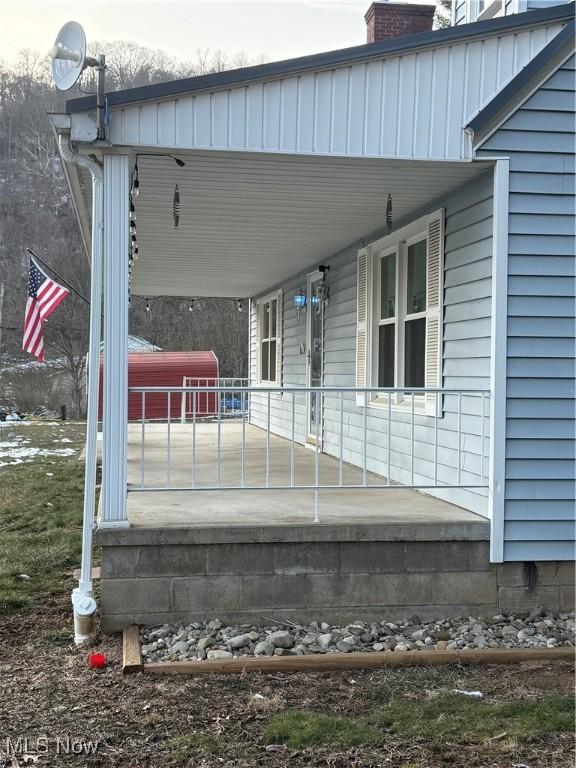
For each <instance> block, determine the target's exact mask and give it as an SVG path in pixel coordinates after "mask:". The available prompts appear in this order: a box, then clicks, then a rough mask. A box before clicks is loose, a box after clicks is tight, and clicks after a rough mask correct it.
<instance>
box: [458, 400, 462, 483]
mask: <svg viewBox="0 0 576 768" xmlns="http://www.w3.org/2000/svg"><path fill="white" fill-rule="evenodd" d="M461 482H462V394H461V393H460V392H458V485H460V484H461Z"/></svg>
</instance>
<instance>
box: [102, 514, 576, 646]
mask: <svg viewBox="0 0 576 768" xmlns="http://www.w3.org/2000/svg"><path fill="white" fill-rule="evenodd" d="M488 535H489V534H488V525H487V523H485V522H484V521H479V522H473V523H462V522H459V523H458V524H454V525H453V526H450V525H446V524H444V525H426V524H420V525H417V526H411V525H386V524H383V525H316V526H304V527H302V526H268V527H260V528H247V527H239V528H222V527H219V528H206V527H203V528H201V529H200V528H196V529H195V528H185V529H176V528H171V529H160V528H146V529H143V528H140V529H139V528H131V529H127V530H113V529H108V530H100V531H98V532H97V537H96V538H97V543H98V544H99V545H100V546H101V547H102V598H101V610H102V627H103V629H104V631H106V632H112V631H117V630H120V629H122V628H123V627H125V626H128V625H129V624H132V623H134V622H136V623H138V624H158V623H163V622H180V621H186V622H190V621H194V620H203V619H211V618H216V617H217V618H219V619H221V620H222V621H225V622H231V623H232V622H234V623H243V622H258V623H266V622H267V621H268V623H271V622H273V621H281V620H283V619H287V620H289V621H302V622H307V621H312V620H313V619H315V620H318V621H328V622H348V621H353V620H379V621H382V620H391V621H396V620H401V619H404V618H409V617H410V616H413V615H414V614H417V615H418V616H419V617H420V619H421V620H423V621H424V620H432V619H435V618H441V617H451V616H462V615H464V616H468V615H473V616H483V615H486V616H492V615H494V614H496V613H499V612H501V611H503V610H508V611H518V612H521V611H529V610H531V608H533V607H534V606H536V605H543V606H544V607H545V608H547V609H549V610H554V611H558V610H572V608H573V599H574V594H573V589H574V587H573V585H574V565H573V563H550V562H547V563H532V564H522V563H508V564H504V565H491V564H490V562H489V541H488Z"/></svg>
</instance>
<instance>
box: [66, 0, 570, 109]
mask: <svg viewBox="0 0 576 768" xmlns="http://www.w3.org/2000/svg"><path fill="white" fill-rule="evenodd" d="M575 6H576V3H575V2H574V0H573V2H571V3H564V4H562V5H555V6H552V7H551V8H543V9H540V10H536V11H528V12H526V13H519V14H512V15H510V16H504V17H500V18H496V19H487V20H485V21H475V22H473V23H471V24H461V25H458V26H454V27H448V28H447V29H441V30H433V31H431V32H420V33H418V34H415V35H406V36H403V37H397V38H393V39H391V40H381V41H379V42H376V43H369V44H365V45H357V46H354V47H351V48H342V49H339V50H336V51H328V52H325V53H315V54H311V55H309V56H301V57H298V58H294V59H285V60H283V61H275V62H271V63H268V64H258V65H256V66H252V67H243V68H241V69H231V70H227V71H225V72H215V73H212V74H208V75H199V76H197V77H189V78H183V79H180V80H169V81H167V82H165V83H156V84H155V85H144V86H139V87H137V88H129V89H126V90H123V91H111V92H110V93H109V94H107V99H108V104H109V106H110V107H114V106H120V105H123V104H134V103H136V102H141V101H150V100H153V99H161V98H168V97H171V96H178V95H182V94H186V93H193V92H195V91H201V90H207V89H215V88H221V87H226V86H231V85H239V84H241V83H248V82H253V81H255V80H262V79H268V78H274V77H279V76H282V75H290V74H296V73H298V72H302V71H305V70H307V69H314V68H320V67H330V66H334V65H338V64H345V63H347V62H350V63H352V62H354V61H361V60H366V59H370V58H375V57H379V56H382V55H387V54H400V53H403V52H405V51H410V50H416V49H420V48H427V47H432V46H435V45H443V44H445V43H450V42H456V41H459V40H467V39H473V38H476V37H484V36H485V35H489V34H496V33H498V32H506V31H508V30H513V29H521V28H523V27H534V26H539V25H541V24H546V23H550V22H555V21H563V20H570V19H573V18H574V12H575ZM95 108H96V97H95V96H84V97H81V98H77V99H69V100H68V101H67V102H66V112H68V113H73V112H85V111H88V110H91V109H95Z"/></svg>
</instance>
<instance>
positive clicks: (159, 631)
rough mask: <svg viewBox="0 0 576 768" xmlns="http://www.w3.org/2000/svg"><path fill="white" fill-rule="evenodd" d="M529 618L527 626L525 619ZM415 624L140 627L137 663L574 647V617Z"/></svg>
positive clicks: (506, 617) (467, 619) (537, 616)
mask: <svg viewBox="0 0 576 768" xmlns="http://www.w3.org/2000/svg"><path fill="white" fill-rule="evenodd" d="M530 617H532V619H530ZM417 618H418V617H417V616H412V617H411V619H409V620H406V621H403V622H398V623H393V622H390V621H381V622H372V623H362V622H360V621H355V622H353V623H351V624H347V625H332V624H328V623H327V622H324V621H322V622H320V621H312V622H310V623H309V624H302V625H290V626H286V625H277V626H268V627H264V626H258V625H255V624H248V623H246V624H241V625H236V626H226V625H225V624H224V623H223V622H222V621H220V620H219V619H214V620H213V621H209V622H193V623H191V624H188V625H183V624H178V625H174V626H170V625H168V624H163V625H162V626H159V627H142V629H141V631H140V638H141V643H142V655H143V657H144V659H145V661H147V662H149V661H150V662H151V661H169V660H171V659H172V660H173V659H192V660H202V659H206V658H222V659H227V658H233V657H239V656H273V655H277V656H296V655H298V656H302V655H310V654H325V653H356V652H359V651H360V652H369V653H390V652H394V653H401V652H402V651H411V650H415V651H419V650H434V649H435V648H437V649H441V648H447V649H460V650H465V649H486V648H562V647H573V646H574V644H575V641H574V630H575V627H576V622H575V618H574V613H560V614H556V615H554V614H551V613H547V612H546V611H544V610H542V609H540V608H538V609H535V610H534V611H532V612H531V613H530V614H526V613H523V614H506V615H504V614H498V615H497V616H493V617H489V618H486V617H473V616H467V617H463V618H455V619H439V620H437V621H427V622H424V623H417V622H416V619H417Z"/></svg>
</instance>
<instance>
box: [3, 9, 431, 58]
mask: <svg viewBox="0 0 576 768" xmlns="http://www.w3.org/2000/svg"><path fill="white" fill-rule="evenodd" d="M408 1H409V2H414V1H417V0H408ZM420 1H422V0H420ZM424 1H426V0H424ZM369 5H370V0H164V2H157V0H116V2H108V1H107V0H76V2H63V1H62V0H0V60H2V61H3V62H4V63H6V64H8V65H13V64H14V63H15V61H16V60H17V57H18V52H19V51H20V50H22V49H24V48H28V49H32V50H37V51H39V52H41V53H48V52H49V51H50V50H51V48H52V45H53V43H54V39H55V37H56V34H57V32H58V30H59V29H60V27H61V26H62V25H63V24H64V23H66V22H67V21H78V22H80V24H82V26H83V27H84V31H85V32H86V37H87V40H88V42H90V41H95V40H102V41H107V42H110V41H112V40H131V41H134V42H136V43H138V44H140V45H143V46H146V47H148V48H153V49H158V48H159V49H162V50H163V51H165V52H166V53H168V54H170V55H171V56H175V57H176V58H178V59H180V60H183V61H188V60H192V59H193V58H194V54H195V51H196V50H197V49H199V48H200V49H205V48H210V49H211V50H216V49H220V50H222V51H224V53H226V54H227V55H228V56H229V57H232V56H234V55H235V54H237V53H239V52H241V51H242V52H245V53H246V54H248V56H249V57H251V58H254V57H258V56H264V57H265V58H266V60H267V61H274V60H277V59H286V58H291V57H293V56H303V55H306V54H309V53H317V52H320V51H329V50H334V49H336V48H345V47H347V46H351V45H359V44H362V43H365V42H366V28H365V23H364V13H365V12H366V10H367V9H368V6H369Z"/></svg>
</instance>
